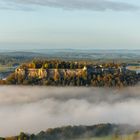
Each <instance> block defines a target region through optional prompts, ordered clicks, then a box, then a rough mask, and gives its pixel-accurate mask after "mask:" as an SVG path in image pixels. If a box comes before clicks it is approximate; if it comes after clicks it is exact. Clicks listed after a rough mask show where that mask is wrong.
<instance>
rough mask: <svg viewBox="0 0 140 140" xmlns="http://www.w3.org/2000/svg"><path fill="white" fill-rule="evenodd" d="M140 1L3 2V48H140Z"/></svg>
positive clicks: (0, 1) (0, 30) (0, 44)
mask: <svg viewBox="0 0 140 140" xmlns="http://www.w3.org/2000/svg"><path fill="white" fill-rule="evenodd" d="M139 7H140V1H139V0H87V1H86V2H85V1H84V0H57V1H56V0H24V2H23V1H22V0H0V49H3V48H4V49H13V48H14V49H15V48H18V49H26V48H27V49H34V48H35V49H40V48H41V49H44V48H51V49H52V48H82V49H84V48H85V49H87V48H90V49H140V10H139Z"/></svg>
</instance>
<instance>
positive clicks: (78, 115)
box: [0, 85, 140, 136]
mask: <svg viewBox="0 0 140 140" xmlns="http://www.w3.org/2000/svg"><path fill="white" fill-rule="evenodd" d="M139 108H140V86H139V85H138V86H136V87H129V88H124V89H103V88H83V87H81V88H76V87H70V88H68V87H67V88H62V87H61V88H56V87H17V86H3V87H0V136H10V135H16V134H19V133H20V132H21V131H24V132H28V133H38V132H40V131H41V130H46V129H47V128H49V127H58V126H63V125H93V124H98V123H108V122H109V123H128V124H132V125H140V118H139V116H140V111H139Z"/></svg>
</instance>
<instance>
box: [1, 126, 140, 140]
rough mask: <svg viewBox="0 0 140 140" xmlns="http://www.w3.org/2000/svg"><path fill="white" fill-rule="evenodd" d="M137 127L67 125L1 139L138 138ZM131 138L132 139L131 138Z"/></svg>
mask: <svg viewBox="0 0 140 140" xmlns="http://www.w3.org/2000/svg"><path fill="white" fill-rule="evenodd" d="M137 130H139V129H138V128H137V127H132V126H130V125H116V124H98V125H93V126H66V127H60V128H54V129H51V128H50V129H48V130H46V131H41V132H40V133H38V134H36V135H35V134H31V135H30V134H26V133H23V132H21V133H20V135H19V136H15V137H11V138H3V139H2V138H1V140H89V139H90V140H95V139H99V140H107V139H112V140H123V137H124V138H125V140H127V138H129V140H138V139H136V138H140V133H139V132H138V131H137ZM130 138H131V139H130Z"/></svg>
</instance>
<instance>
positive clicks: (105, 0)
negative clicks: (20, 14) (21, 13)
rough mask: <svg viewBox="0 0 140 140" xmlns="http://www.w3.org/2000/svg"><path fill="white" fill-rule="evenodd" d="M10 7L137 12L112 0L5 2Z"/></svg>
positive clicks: (134, 6)
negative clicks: (36, 6)
mask: <svg viewBox="0 0 140 140" xmlns="http://www.w3.org/2000/svg"><path fill="white" fill-rule="evenodd" d="M5 1H6V2H7V3H8V4H9V6H8V7H9V8H10V5H12V6H13V5H16V7H19V6H25V7H26V6H27V7H28V8H29V7H30V6H31V5H38V6H47V7H56V8H62V9H71V10H92V11H105V10H113V11H131V10H138V9H139V7H138V6H136V5H132V4H129V3H126V2H117V0H116V1H112V0H5Z"/></svg>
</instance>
